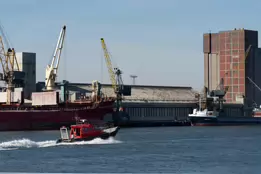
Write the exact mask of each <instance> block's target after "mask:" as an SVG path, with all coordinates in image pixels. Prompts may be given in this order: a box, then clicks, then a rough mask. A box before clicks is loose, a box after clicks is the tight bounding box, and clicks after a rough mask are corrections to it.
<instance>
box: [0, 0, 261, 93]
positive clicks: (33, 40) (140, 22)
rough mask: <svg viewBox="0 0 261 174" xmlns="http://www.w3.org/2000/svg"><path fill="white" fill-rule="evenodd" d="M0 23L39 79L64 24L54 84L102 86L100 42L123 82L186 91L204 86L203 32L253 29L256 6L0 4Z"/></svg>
mask: <svg viewBox="0 0 261 174" xmlns="http://www.w3.org/2000/svg"><path fill="white" fill-rule="evenodd" d="M0 3H1V10H0V22H1V25H2V26H3V27H4V32H5V33H6V34H7V38H8V40H9V41H10V43H11V46H12V47H14V48H15V49H16V51H17V52H34V53H36V62H37V66H36V67H37V71H36V73H37V81H44V79H45V68H46V66H47V64H49V63H50V61H51V58H52V55H53V52H54V49H55V45H56V43H57V40H58V36H59V32H60V30H61V28H62V26H63V25H66V26H67V30H66V37H65V46H64V49H63V50H62V57H61V63H60V66H59V70H58V81H60V80H63V79H66V80H68V81H70V82H75V83H77V82H78V83H90V82H91V81H92V80H99V81H100V82H102V83H110V79H109V74H108V70H107V67H106V63H105V58H104V56H103V51H102V48H101V43H100V38H104V40H105V42H106V45H107V46H108V49H109V51H110V53H111V56H112V57H111V59H112V62H113V65H114V66H118V67H119V68H120V69H122V71H123V73H124V74H123V81H124V84H132V79H131V78H130V75H137V76H138V77H137V79H136V84H137V85H159V86H191V87H193V88H194V89H202V88H203V82H204V74H203V73H204V69H203V68H204V60H203V33H207V32H209V31H211V32H218V31H220V30H233V29H234V28H245V29H252V30H257V31H261V23H260V17H261V14H260V11H261V1H258V0H248V1H238V0H197V1H195V0H77V1H71V0H44V1H40V0H12V1H6V0H0Z"/></svg>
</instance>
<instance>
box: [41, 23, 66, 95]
mask: <svg viewBox="0 0 261 174" xmlns="http://www.w3.org/2000/svg"><path fill="white" fill-rule="evenodd" d="M65 31H66V26H65V25H64V26H63V27H62V29H61V32H60V35H59V38H58V42H57V45H56V49H55V51H54V55H53V58H52V62H51V64H50V65H47V68H46V72H45V88H46V90H47V91H52V90H55V81H56V77H57V72H58V67H59V63H60V57H61V52H62V48H63V44H64V38H65Z"/></svg>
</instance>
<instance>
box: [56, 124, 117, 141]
mask: <svg viewBox="0 0 261 174" xmlns="http://www.w3.org/2000/svg"><path fill="white" fill-rule="evenodd" d="M119 129H120V128H119V127H118V126H110V125H99V124H92V123H90V122H88V121H87V120H86V119H81V120H80V121H79V122H78V123H76V124H75V125H71V127H70V130H69V129H68V128H67V127H65V126H63V127H61V128H60V133H61V138H60V139H58V140H57V142H56V143H62V142H75V141H90V140H93V139H95V138H101V139H108V138H110V137H115V136H116V134H117V133H118V131H119ZM68 132H70V134H69V133H68Z"/></svg>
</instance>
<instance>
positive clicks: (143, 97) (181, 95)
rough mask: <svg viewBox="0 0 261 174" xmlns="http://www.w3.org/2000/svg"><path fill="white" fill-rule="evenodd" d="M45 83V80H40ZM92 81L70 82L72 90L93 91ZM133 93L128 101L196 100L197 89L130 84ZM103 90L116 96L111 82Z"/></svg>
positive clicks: (183, 101)
mask: <svg viewBox="0 0 261 174" xmlns="http://www.w3.org/2000/svg"><path fill="white" fill-rule="evenodd" d="M40 83H41V84H43V85H44V82H40ZM91 85H92V84H91V83H70V84H69V90H70V91H80V92H85V93H90V92H91ZM130 86H132V95H131V96H124V99H125V100H126V101H167V102H182V103H186V102H193V103H194V102H196V100H195V93H196V92H195V91H194V90H193V89H192V87H183V86H149V85H130ZM102 92H103V93H104V95H106V96H108V97H109V96H115V94H114V92H113V89H112V87H111V84H102Z"/></svg>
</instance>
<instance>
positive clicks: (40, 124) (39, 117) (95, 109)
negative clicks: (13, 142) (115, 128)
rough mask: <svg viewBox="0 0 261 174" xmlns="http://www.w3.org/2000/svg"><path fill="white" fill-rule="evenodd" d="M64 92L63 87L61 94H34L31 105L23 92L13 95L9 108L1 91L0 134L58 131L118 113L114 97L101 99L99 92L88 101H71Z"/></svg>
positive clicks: (86, 99)
mask: <svg viewBox="0 0 261 174" xmlns="http://www.w3.org/2000/svg"><path fill="white" fill-rule="evenodd" d="M97 84H99V83H98V82H95V83H93V85H97ZM65 89H66V88H64V87H63V86H62V87H61V91H46V92H34V93H32V103H24V99H23V92H13V97H12V101H13V102H12V104H9V105H7V104H4V103H2V102H3V98H5V97H4V96H6V92H1V93H0V94H1V95H2V96H0V98H1V100H2V101H0V102H1V103H2V104H1V105H0V131H26V130H58V129H59V128H60V127H61V126H70V125H71V124H73V123H75V120H76V119H77V118H81V119H87V120H90V121H95V120H97V121H99V120H103V116H104V115H106V114H113V113H114V111H115V110H114V105H115V104H114V103H115V98H113V97H109V98H107V97H102V96H101V95H99V90H98V92H95V90H94V91H93V93H92V96H90V97H89V98H83V99H79V100H76V101H68V100H67V98H68V97H67V94H66V92H64V91H63V90H65ZM64 101H66V102H64Z"/></svg>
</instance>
